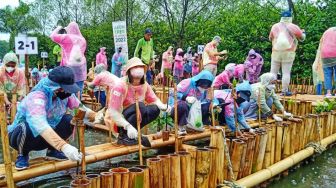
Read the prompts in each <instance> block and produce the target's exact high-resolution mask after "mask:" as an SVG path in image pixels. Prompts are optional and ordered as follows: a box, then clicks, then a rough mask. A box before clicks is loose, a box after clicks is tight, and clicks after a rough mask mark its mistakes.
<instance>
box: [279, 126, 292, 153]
mask: <svg viewBox="0 0 336 188" xmlns="http://www.w3.org/2000/svg"><path fill="white" fill-rule="evenodd" d="M283 126H284V129H283V140H282V145H283V146H282V148H283V152H282V156H281V158H282V159H285V158H287V157H288V156H290V145H291V133H290V128H289V126H288V124H285V123H284V124H283Z"/></svg>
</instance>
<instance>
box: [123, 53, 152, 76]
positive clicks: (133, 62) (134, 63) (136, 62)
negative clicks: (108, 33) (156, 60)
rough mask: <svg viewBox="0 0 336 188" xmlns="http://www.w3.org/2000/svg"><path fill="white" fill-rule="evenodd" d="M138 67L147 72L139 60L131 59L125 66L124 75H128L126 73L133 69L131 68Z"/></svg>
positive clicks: (136, 58)
mask: <svg viewBox="0 0 336 188" xmlns="http://www.w3.org/2000/svg"><path fill="white" fill-rule="evenodd" d="M138 66H142V67H144V69H145V72H146V70H147V66H146V65H145V64H144V63H143V62H142V61H141V59H139V58H138V57H133V58H132V59H130V60H128V61H127V64H126V71H125V72H126V74H127V73H128V71H129V70H130V69H131V68H133V67H138Z"/></svg>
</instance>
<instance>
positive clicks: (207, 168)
mask: <svg viewBox="0 0 336 188" xmlns="http://www.w3.org/2000/svg"><path fill="white" fill-rule="evenodd" d="M210 161H211V151H210V150H208V149H205V148H199V149H197V150H196V181H195V188H208V187H209V178H210V177H209V175H210V172H211V163H210Z"/></svg>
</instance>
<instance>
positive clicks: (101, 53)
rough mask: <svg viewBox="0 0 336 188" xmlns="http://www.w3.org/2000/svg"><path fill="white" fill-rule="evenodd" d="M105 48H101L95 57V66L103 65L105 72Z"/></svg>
mask: <svg viewBox="0 0 336 188" xmlns="http://www.w3.org/2000/svg"><path fill="white" fill-rule="evenodd" d="M105 50H106V48H105V47H101V48H100V51H99V53H97V55H96V66H97V65H99V64H103V65H104V66H105V69H106V70H107V57H106V51H105Z"/></svg>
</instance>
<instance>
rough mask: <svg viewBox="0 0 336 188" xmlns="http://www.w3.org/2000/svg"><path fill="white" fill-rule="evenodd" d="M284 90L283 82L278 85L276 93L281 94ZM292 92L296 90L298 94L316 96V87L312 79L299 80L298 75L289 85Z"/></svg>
mask: <svg viewBox="0 0 336 188" xmlns="http://www.w3.org/2000/svg"><path fill="white" fill-rule="evenodd" d="M281 89H282V86H281V82H277V84H276V92H277V93H280V92H281ZM288 89H289V90H290V91H294V90H296V91H297V93H300V94H306V93H308V94H315V86H314V84H313V82H312V79H311V78H299V76H298V75H296V78H292V79H291V82H290V84H289V88H288Z"/></svg>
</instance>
